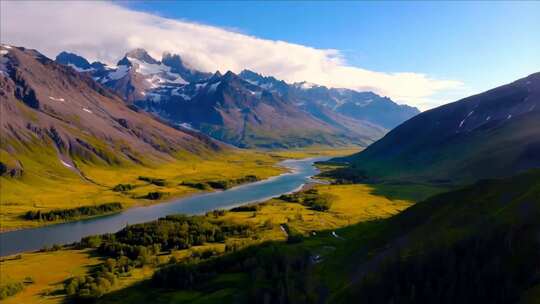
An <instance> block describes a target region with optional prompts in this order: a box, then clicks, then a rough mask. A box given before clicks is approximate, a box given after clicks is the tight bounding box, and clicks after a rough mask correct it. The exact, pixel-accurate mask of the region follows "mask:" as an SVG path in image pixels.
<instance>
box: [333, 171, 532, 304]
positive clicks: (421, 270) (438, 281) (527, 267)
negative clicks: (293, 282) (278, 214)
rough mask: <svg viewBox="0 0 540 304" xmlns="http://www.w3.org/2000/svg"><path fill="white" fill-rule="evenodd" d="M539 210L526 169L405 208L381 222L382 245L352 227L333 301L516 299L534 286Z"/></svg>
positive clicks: (502, 301)
mask: <svg viewBox="0 0 540 304" xmlns="http://www.w3.org/2000/svg"><path fill="white" fill-rule="evenodd" d="M539 217H540V171H539V170H532V171H528V172H526V173H523V174H520V175H518V176H514V177H511V178H506V179H500V180H495V179H491V180H482V181H480V182H477V183H475V184H473V185H471V186H467V187H465V188H463V189H460V190H456V191H451V192H448V193H443V194H439V195H436V196H434V197H432V198H430V199H428V200H426V201H424V202H421V203H418V204H416V205H414V206H412V207H410V208H409V209H407V210H406V211H404V212H403V213H401V214H399V215H397V216H395V217H393V218H391V219H389V220H388V221H386V222H384V223H381V226H382V229H380V230H379V231H381V233H380V234H378V236H377V237H378V238H381V239H380V240H378V241H375V242H374V243H372V245H371V247H372V248H373V247H375V246H377V245H375V246H373V244H379V245H380V244H381V242H382V244H384V246H381V245H380V247H378V249H375V248H373V249H374V250H373V251H371V252H369V250H366V249H365V248H362V247H365V246H366V242H365V240H364V241H361V240H362V238H365V237H363V236H361V235H356V233H357V231H355V229H356V228H352V229H350V231H349V234H345V238H346V239H347V241H345V242H346V243H348V244H344V245H343V246H344V247H346V246H350V247H349V248H350V249H349V250H350V252H351V253H353V254H348V255H347V257H343V256H342V257H341V260H340V261H339V262H337V263H341V267H342V268H343V269H347V270H345V273H346V274H342V276H343V277H342V280H343V283H342V284H343V285H342V286H344V289H342V290H339V292H338V293H337V295H338V296H337V298H338V299H335V298H334V299H333V300H332V301H331V302H332V303H334V302H336V303H351V302H357V301H358V300H359V299H363V300H365V299H368V300H366V301H367V302H368V303H389V302H391V301H392V299H393V300H394V301H398V302H399V303H516V302H518V301H519V300H520V298H521V299H523V296H524V295H525V293H526V292H527V291H528V290H530V289H531V288H534V287H535V286H538V285H539V282H538V276H539V275H540V263H539V261H540V259H539V258H540V239H539V238H538V235H539V233H540V225H539V223H538V218H539ZM363 233H364V234H365V232H363ZM355 243H356V245H355ZM353 248H356V249H353ZM368 252H369V254H368ZM329 258H331V257H329ZM331 263H336V262H334V261H332V262H331ZM390 286H395V287H396V288H389V287H390ZM397 286H399V287H397ZM381 290H385V292H381ZM398 299H399V300H398Z"/></svg>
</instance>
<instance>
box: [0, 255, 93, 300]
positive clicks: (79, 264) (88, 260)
mask: <svg viewBox="0 0 540 304" xmlns="http://www.w3.org/2000/svg"><path fill="white" fill-rule="evenodd" d="M99 263H101V259H99V258H97V257H93V256H92V255H91V254H90V252H89V251H87V250H59V251H52V252H38V253H23V254H21V255H20V258H14V259H5V260H3V261H2V262H0V282H1V284H4V282H10V281H18V282H20V281H24V280H25V279H26V278H27V277H31V278H32V280H33V283H32V284H28V285H26V286H25V288H24V289H23V290H22V291H21V292H19V293H17V294H16V295H14V296H11V297H8V298H6V299H4V300H2V303H3V304H10V303H17V304H18V303H47V304H48V303H61V302H62V301H63V299H64V297H63V296H62V295H58V294H57V293H58V291H59V290H62V289H63V282H64V280H66V279H67V278H69V277H72V276H77V275H82V274H84V273H86V272H87V271H88V269H89V268H90V267H92V266H94V265H96V264H99Z"/></svg>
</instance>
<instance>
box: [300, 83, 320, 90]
mask: <svg viewBox="0 0 540 304" xmlns="http://www.w3.org/2000/svg"><path fill="white" fill-rule="evenodd" d="M315 86H317V85H316V84H314V83H311V82H305V81H304V82H301V83H300V88H301V89H302V90H309V89H312V88H313V87H315Z"/></svg>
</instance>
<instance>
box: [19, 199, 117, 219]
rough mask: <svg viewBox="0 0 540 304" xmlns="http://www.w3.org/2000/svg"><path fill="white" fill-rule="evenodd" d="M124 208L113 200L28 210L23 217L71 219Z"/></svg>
mask: <svg viewBox="0 0 540 304" xmlns="http://www.w3.org/2000/svg"><path fill="white" fill-rule="evenodd" d="M120 210H122V204H121V203H117V202H113V203H105V204H100V205H94V206H81V207H77V208H71V209H56V210H51V211H45V212H42V211H41V210H37V211H33V210H31V211H27V212H26V213H25V214H24V215H23V218H24V219H27V220H40V221H57V220H70V219H75V218H79V217H82V216H95V215H101V214H106V213H112V212H117V211H120Z"/></svg>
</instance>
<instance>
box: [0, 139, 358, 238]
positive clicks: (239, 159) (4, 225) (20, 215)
mask: <svg viewBox="0 0 540 304" xmlns="http://www.w3.org/2000/svg"><path fill="white" fill-rule="evenodd" d="M358 150H359V149H358V148H356V147H350V148H342V149H331V148H324V147H320V148H307V149H300V150H292V151H290V150H288V151H254V150H235V151H234V152H228V153H223V154H221V155H218V156H212V157H199V158H194V157H185V158H184V159H182V160H177V161H174V162H171V163H166V164H162V165H156V166H154V167H145V166H131V167H114V166H108V167H104V166H89V165H85V164H84V163H81V164H79V165H78V167H79V169H80V171H81V172H83V174H84V177H85V178H81V176H79V175H78V174H76V173H74V172H73V171H71V170H69V168H65V167H62V166H61V165H56V166H55V167H53V169H50V168H48V167H47V165H48V164H47V162H48V160H47V158H46V157H45V156H44V160H43V161H38V160H30V159H29V160H25V163H28V164H30V165H31V166H33V167H35V169H36V170H28V172H29V173H28V174H25V175H24V176H22V177H21V178H17V179H14V178H6V177H0V185H1V188H2V189H1V196H0V231H9V230H16V229H21V228H30V227H37V226H43V225H48V224H54V223H57V222H60V221H62V220H65V219H57V220H54V219H52V220H46V221H45V220H28V219H25V218H24V215H25V214H26V213H27V212H28V211H33V212H38V211H39V212H41V213H44V212H48V211H51V210H69V209H73V208H78V207H83V206H96V205H101V204H106V203H112V202H119V203H121V204H122V207H123V208H129V207H133V206H138V205H147V204H155V203H159V202H163V201H166V200H171V199H173V198H178V197H182V196H187V195H190V194H193V193H197V192H201V191H208V190H211V188H208V189H205V188H203V189H201V188H202V187H199V188H198V187H197V186H198V185H203V186H204V184H206V183H207V182H211V181H218V182H231V181H232V182H235V181H241V180H242V179H243V178H245V177H246V176H252V175H253V176H256V178H257V179H266V178H268V177H271V176H275V175H278V174H281V173H283V172H284V169H283V168H281V167H278V166H276V164H277V163H278V162H279V161H281V160H284V159H289V158H296V159H298V158H307V157H314V156H340V155H347V154H351V153H354V152H357V151H358ZM21 157H24V156H21ZM49 161H55V162H58V161H57V160H49ZM141 178H147V180H141ZM148 178H149V180H148ZM156 181H157V182H156ZM118 185H129V189H123V190H122V191H118V189H116V191H115V189H114V188H115V186H118ZM194 185H195V186H194ZM150 193H160V195H159V197H156V198H153V199H148V196H149V194H150ZM79 218H82V217H78V218H72V219H69V220H76V219H79Z"/></svg>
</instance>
